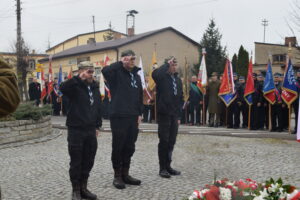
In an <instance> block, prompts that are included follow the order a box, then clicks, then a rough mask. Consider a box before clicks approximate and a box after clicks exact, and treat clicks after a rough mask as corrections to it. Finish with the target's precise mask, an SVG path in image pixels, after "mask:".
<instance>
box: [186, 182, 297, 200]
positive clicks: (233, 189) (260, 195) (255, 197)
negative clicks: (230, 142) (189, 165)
mask: <svg viewBox="0 0 300 200" xmlns="http://www.w3.org/2000/svg"><path fill="white" fill-rule="evenodd" d="M188 200H300V191H298V190H297V189H296V188H295V187H294V186H291V185H284V184H283V182H282V179H281V178H279V179H278V180H277V181H274V179H272V178H271V179H270V180H267V181H265V182H264V183H257V182H256V181H254V180H251V179H246V180H239V181H229V180H228V179H223V180H217V181H214V183H213V184H212V185H206V186H205V187H204V188H203V189H201V190H195V191H194V192H193V194H192V195H191V196H190V197H189V198H188Z"/></svg>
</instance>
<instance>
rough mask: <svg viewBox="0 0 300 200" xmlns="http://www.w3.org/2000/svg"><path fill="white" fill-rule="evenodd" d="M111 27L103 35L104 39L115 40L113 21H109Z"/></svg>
mask: <svg viewBox="0 0 300 200" xmlns="http://www.w3.org/2000/svg"><path fill="white" fill-rule="evenodd" d="M108 26H109V29H108V31H107V32H106V33H105V34H104V35H103V39H104V41H108V40H113V39H114V33H113V30H112V26H111V22H109V25H108Z"/></svg>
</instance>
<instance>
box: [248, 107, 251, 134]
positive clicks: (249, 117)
mask: <svg viewBox="0 0 300 200" xmlns="http://www.w3.org/2000/svg"><path fill="white" fill-rule="evenodd" d="M250 122H251V104H250V105H249V110H248V130H250V128H251V127H250V126H251V124H250Z"/></svg>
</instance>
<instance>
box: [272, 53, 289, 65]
mask: <svg viewBox="0 0 300 200" xmlns="http://www.w3.org/2000/svg"><path fill="white" fill-rule="evenodd" d="M285 62H286V55H285V54H277V55H273V63H285Z"/></svg>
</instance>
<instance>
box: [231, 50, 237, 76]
mask: <svg viewBox="0 0 300 200" xmlns="http://www.w3.org/2000/svg"><path fill="white" fill-rule="evenodd" d="M231 63H232V70H233V71H234V72H236V68H237V65H238V57H237V55H236V54H234V55H233V56H232V59H231Z"/></svg>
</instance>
